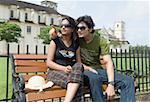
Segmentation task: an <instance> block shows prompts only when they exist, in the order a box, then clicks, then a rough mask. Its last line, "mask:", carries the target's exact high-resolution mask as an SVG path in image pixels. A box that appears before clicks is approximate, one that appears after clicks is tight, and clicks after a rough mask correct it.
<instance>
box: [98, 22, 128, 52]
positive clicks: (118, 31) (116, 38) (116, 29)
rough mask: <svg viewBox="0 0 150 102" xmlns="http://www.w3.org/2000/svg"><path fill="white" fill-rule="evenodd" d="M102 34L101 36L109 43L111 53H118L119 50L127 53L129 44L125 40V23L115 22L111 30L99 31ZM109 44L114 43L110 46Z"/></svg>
mask: <svg viewBox="0 0 150 102" xmlns="http://www.w3.org/2000/svg"><path fill="white" fill-rule="evenodd" d="M99 31H100V32H102V34H103V35H102V36H104V37H105V38H106V39H107V40H108V41H109V42H110V49H112V50H113V52H116V49H117V52H120V51H121V49H122V51H123V52H124V51H125V50H126V51H127V52H128V51H129V42H128V41H127V40H126V39H125V37H124V34H125V23H124V22H123V21H117V22H115V24H114V26H113V28H109V29H106V28H105V27H104V28H102V29H99ZM111 42H115V43H116V44H111Z"/></svg>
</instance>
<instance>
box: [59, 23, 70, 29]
mask: <svg viewBox="0 0 150 102" xmlns="http://www.w3.org/2000/svg"><path fill="white" fill-rule="evenodd" d="M60 27H61V28H62V27H65V28H72V26H71V25H70V24H66V25H65V24H64V25H61V26H60Z"/></svg>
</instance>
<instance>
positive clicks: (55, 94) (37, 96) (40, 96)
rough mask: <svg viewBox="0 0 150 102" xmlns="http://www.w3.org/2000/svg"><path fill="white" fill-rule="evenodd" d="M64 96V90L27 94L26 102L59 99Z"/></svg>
mask: <svg viewBox="0 0 150 102" xmlns="http://www.w3.org/2000/svg"><path fill="white" fill-rule="evenodd" d="M65 95H66V89H58V90H54V91H52V90H50V91H44V92H39V93H37V92H36V93H28V94H27V102H28V101H29V102H31V101H37V100H45V99H52V98H60V97H64V96H65Z"/></svg>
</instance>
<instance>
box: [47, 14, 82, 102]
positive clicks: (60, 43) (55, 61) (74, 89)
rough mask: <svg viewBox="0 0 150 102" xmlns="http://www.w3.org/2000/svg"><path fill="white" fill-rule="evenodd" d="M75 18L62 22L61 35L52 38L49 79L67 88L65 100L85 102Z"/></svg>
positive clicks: (48, 59) (48, 61) (49, 52)
mask: <svg viewBox="0 0 150 102" xmlns="http://www.w3.org/2000/svg"><path fill="white" fill-rule="evenodd" d="M75 28H76V23H75V21H74V19H73V18H71V17H65V18H63V19H62V22H61V37H56V38H54V39H52V40H51V42H50V45H49V51H48V56H47V65H48V67H49V68H50V69H49V71H48V80H49V81H52V82H54V84H55V85H58V86H61V87H62V88H66V89H67V92H66V96H65V100H64V102H84V97H83V90H82V89H83V88H82V87H83V85H82V84H83V67H82V64H81V63H80V62H81V60H80V55H79V43H78V35H77V33H76V29H75Z"/></svg>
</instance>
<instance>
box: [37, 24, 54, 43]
mask: <svg viewBox="0 0 150 102" xmlns="http://www.w3.org/2000/svg"><path fill="white" fill-rule="evenodd" d="M50 29H51V27H49V26H48V27H44V28H41V30H40V35H38V38H40V39H42V40H43V44H49V43H50V40H51V37H50V35H49V30H50Z"/></svg>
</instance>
